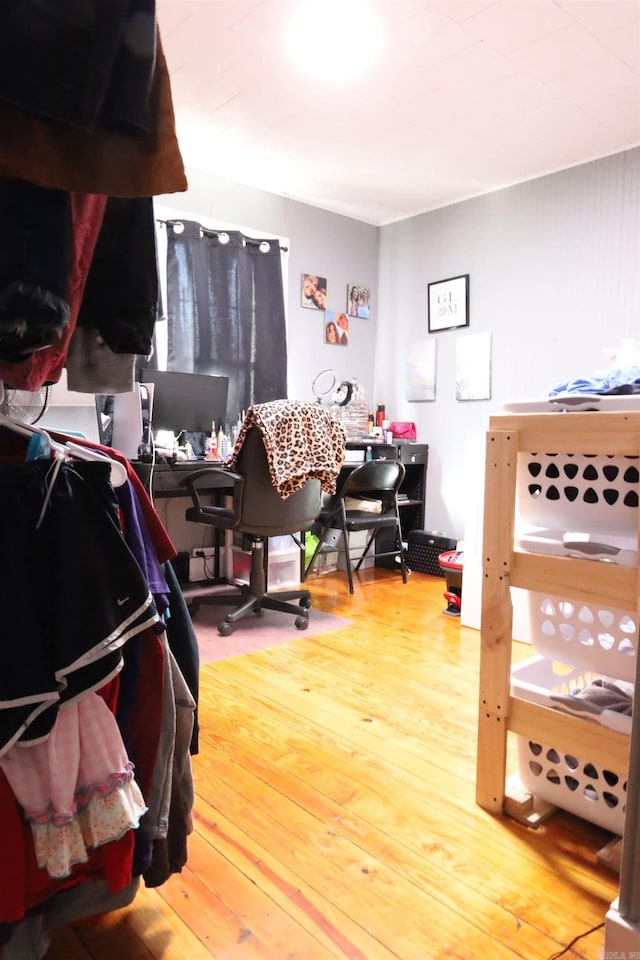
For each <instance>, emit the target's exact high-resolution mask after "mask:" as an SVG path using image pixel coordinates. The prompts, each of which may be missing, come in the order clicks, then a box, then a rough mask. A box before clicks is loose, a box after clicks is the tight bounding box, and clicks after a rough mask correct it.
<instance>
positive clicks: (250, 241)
mask: <svg viewBox="0 0 640 960" xmlns="http://www.w3.org/2000/svg"><path fill="white" fill-rule="evenodd" d="M156 223H162V224H164V226H165V227H167V226H173V225H174V224H176V223H182V221H181V220H160V219H159V218H156ZM199 227H200V232H201V233H202V234H203V235H205V236H207V237H221V236H224V235H225V234H228V233H229V231H228V230H212V229H211V228H210V227H203V226H202V224H199ZM238 233H240V235H241V236H242V239H243V240H244V242H245V243H246V244H247V246H249V247H259V246H261V245H262V244H263V243H270V242H272V241H270V240H255V239H254V238H253V237H245V235H244V234H243V233H242V231H241V230H239V231H238ZM280 250H281V252H282V253H288V252H289V247H283V246H280Z"/></svg>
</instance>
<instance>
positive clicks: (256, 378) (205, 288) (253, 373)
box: [167, 220, 287, 424]
mask: <svg viewBox="0 0 640 960" xmlns="http://www.w3.org/2000/svg"><path fill="white" fill-rule="evenodd" d="M167 320H168V360H167V368H168V369H169V370H177V371H181V372H185V373H209V374H217V375H219V376H227V377H229V399H228V404H227V421H228V422H229V424H231V423H233V422H235V420H236V419H237V416H238V413H239V412H240V411H241V410H244V409H246V408H247V407H249V406H251V405H252V404H254V403H265V402H266V401H268V400H278V399H280V398H281V397H286V396H287V342H286V330H285V316H284V294H283V289H282V266H281V261H280V245H279V243H278V241H274V240H263V241H261V240H254V239H252V238H248V237H245V236H243V234H242V233H240V232H238V231H229V232H222V231H220V232H214V231H211V230H207V229H205V228H203V227H202V226H201V225H200V224H199V223H195V222H193V221H188V220H184V221H180V222H179V223H173V222H170V223H168V224H167Z"/></svg>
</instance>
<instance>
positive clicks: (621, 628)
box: [528, 591, 638, 681]
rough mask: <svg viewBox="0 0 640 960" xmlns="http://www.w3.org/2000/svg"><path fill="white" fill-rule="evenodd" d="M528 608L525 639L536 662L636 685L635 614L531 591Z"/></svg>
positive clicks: (636, 644) (636, 625) (636, 634)
mask: <svg viewBox="0 0 640 960" xmlns="http://www.w3.org/2000/svg"><path fill="white" fill-rule="evenodd" d="M528 604H529V624H530V633H529V638H530V640H531V642H532V644H533V646H534V648H535V650H536V652H537V653H539V654H540V655H541V656H543V657H547V658H548V659H549V660H560V661H562V662H563V663H572V664H575V665H576V666H578V667H585V668H588V669H590V670H595V671H597V672H598V673H601V674H604V675H605V676H609V677H617V678H619V679H621V680H629V681H633V680H634V679H635V673H636V656H637V649H638V623H637V620H636V615H635V612H632V611H625V610H619V609H616V608H615V607H606V608H605V607H599V606H596V605H593V604H590V603H583V602H582V601H579V600H572V599H570V598H563V597H561V596H556V595H552V594H544V593H535V592H533V591H531V592H530V593H529V595H528Z"/></svg>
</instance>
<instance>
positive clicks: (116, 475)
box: [0, 413, 127, 487]
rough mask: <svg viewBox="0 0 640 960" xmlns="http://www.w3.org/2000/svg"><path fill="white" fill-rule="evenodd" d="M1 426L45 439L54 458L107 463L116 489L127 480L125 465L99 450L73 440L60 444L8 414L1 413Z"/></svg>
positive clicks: (43, 432)
mask: <svg viewBox="0 0 640 960" xmlns="http://www.w3.org/2000/svg"><path fill="white" fill-rule="evenodd" d="M0 426H4V427H6V428H7V429H8V430H13V432H14V433H18V434H20V435H21V436H23V437H27V438H30V437H32V436H33V435H34V434H38V435H40V436H42V437H44V438H45V440H46V441H47V443H48V444H49V446H50V447H51V450H52V452H53V454H54V456H57V457H58V458H61V459H65V460H67V459H69V456H70V455H71V456H73V457H75V458H76V460H96V461H99V462H102V463H104V462H105V461H106V462H107V463H108V464H109V466H110V469H111V484H112V486H114V487H120V486H122V484H123V483H124V482H125V480H126V479H127V470H126V468H125V466H124V464H122V463H118V461H117V460H112V459H111V457H108V456H107V455H106V454H103V453H100V452H99V451H97V450H91V449H89V448H88V447H82V446H80V444H77V443H73V441H71V440H68V441H66V442H65V443H60V442H59V441H57V440H54V439H53V438H52V437H51V436H50V434H49V433H47V431H46V430H44V429H43V428H42V427H37V426H36V425H35V424H33V423H24V422H23V421H21V420H14V419H13V417H9V416H7V414H6V413H0Z"/></svg>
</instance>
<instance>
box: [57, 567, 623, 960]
mask: <svg viewBox="0 0 640 960" xmlns="http://www.w3.org/2000/svg"><path fill="white" fill-rule="evenodd" d="M443 586H444V581H443V580H441V579H439V578H433V577H428V576H424V575H420V574H417V573H413V574H412V575H411V576H410V578H409V582H408V583H407V584H406V585H405V586H403V584H402V582H401V580H400V578H399V575H397V574H396V573H395V572H393V571H391V572H386V571H381V570H372V571H365V572H364V573H363V574H362V576H361V577H359V578H356V588H355V594H354V595H353V596H350V595H349V593H348V590H347V588H346V580H345V575H344V574H332V575H331V576H328V577H324V578H320V579H312V580H311V581H310V589H311V591H312V594H313V600H314V605H315V606H317V607H319V608H320V609H322V610H326V611H329V612H333V613H336V614H339V615H341V616H343V617H348V618H350V619H352V621H353V622H352V624H351V626H349V627H347V628H345V629H342V630H339V631H337V632H335V633H325V634H321V635H318V636H314V637H310V638H308V639H306V638H305V635H304V634H303V633H300V634H297V633H296V634H295V637H296V639H294V640H293V641H291V642H288V643H284V644H282V645H281V646H277V647H273V648H271V649H267V650H263V651H260V652H258V653H252V654H245V655H243V656H239V657H236V658H233V659H230V660H226V661H223V662H219V663H213V664H209V665H207V666H204V667H203V668H202V671H201V685H202V686H201V698H200V719H201V725H202V732H201V739H200V754H199V756H197V757H196V758H194V773H195V781H196V789H197V802H196V807H195V831H194V833H193V835H192V836H191V838H190V847H189V863H188V865H187V867H186V868H185V870H184V871H183V872H182V874H180V875H177V876H174V877H172V878H171V880H170V881H169V882H168V883H166V884H165V885H164V886H163V887H161V888H159V889H157V890H148V889H145V888H142V889H141V890H140V893H139V894H138V896H137V898H136V900H135V902H134V903H133V904H132V905H131V906H130V907H129V908H127V909H125V910H122V911H119V912H116V913H113V914H110V915H108V916H107V917H104V918H103V919H101V920H100V921H98V922H97V923H96V924H95V925H93V926H83V927H79V928H77V929H74V930H72V929H69V928H67V929H64V930H60V931H58V932H57V933H56V934H55V936H54V940H53V943H52V946H51V948H50V950H49V952H48V954H47V960H87V958H93V960H107V958H109V960H112V958H114V957H120V958H122V960H142V958H145V960H149V958H163V960H210V958H211V957H215V958H217V960H344V958H349V960H356V958H357V960H439V958H447V960H450V958H454V960H513V958H522V960H546V958H547V957H550V956H551V955H552V954H554V953H555V952H556V951H559V950H560V949H562V948H563V947H564V946H565V945H566V944H567V943H569V941H571V940H572V939H573V938H574V937H576V936H577V935H579V934H582V933H584V932H585V931H587V930H588V929H590V928H591V927H594V926H596V925H597V924H599V923H601V922H602V921H603V920H604V916H605V913H606V911H607V909H608V907H609V905H610V903H611V901H612V900H613V899H614V898H615V897H616V895H617V875H616V874H615V873H613V872H612V871H610V870H608V869H607V868H605V867H603V866H601V865H600V864H599V863H598V861H597V860H596V852H597V851H598V850H599V849H600V848H601V847H602V846H603V845H604V843H605V842H606V841H607V840H608V839H609V835H608V834H607V833H605V832H604V831H602V830H600V829H598V828H596V827H594V826H592V825H590V824H588V823H586V822H584V821H582V820H579V819H577V818H574V817H572V816H571V815H570V814H567V813H563V812H560V811H559V812H557V813H556V814H554V816H553V817H552V818H551V819H550V820H549V821H547V822H546V823H545V824H544V825H543V826H541V827H540V828H539V829H538V830H530V829H528V828H526V827H524V826H521V825H519V824H517V823H515V822H514V821H512V820H510V819H508V818H504V819H496V818H493V817H492V816H490V815H489V814H487V813H485V812H484V811H483V810H481V809H480V808H479V807H477V806H476V804H475V800H474V789H475V745H476V713H477V683H478V654H479V635H478V633H477V632H476V631H473V630H469V629H467V628H464V627H461V626H460V624H459V621H458V620H456V619H453V618H450V617H446V616H444V615H443V614H442V610H443V607H444V606H445V601H444V600H443V598H442V590H443ZM312 616H313V612H312ZM515 647H516V649H515V651H514V656H515V658H516V659H522V657H523V656H529V655H531V649H530V648H529V647H526V646H522V645H518V644H516V645H515ZM512 753H513V751H512V749H511V748H510V755H512ZM603 943H604V934H603V931H602V930H600V931H597V932H595V933H593V934H591V935H589V936H588V937H586V938H584V939H582V940H580V941H579V942H578V943H577V944H576V946H575V947H574V948H573V951H572V952H571V953H569V954H568V956H571V957H574V958H575V957H582V958H585V960H597V958H599V957H601V956H602V948H603Z"/></svg>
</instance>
